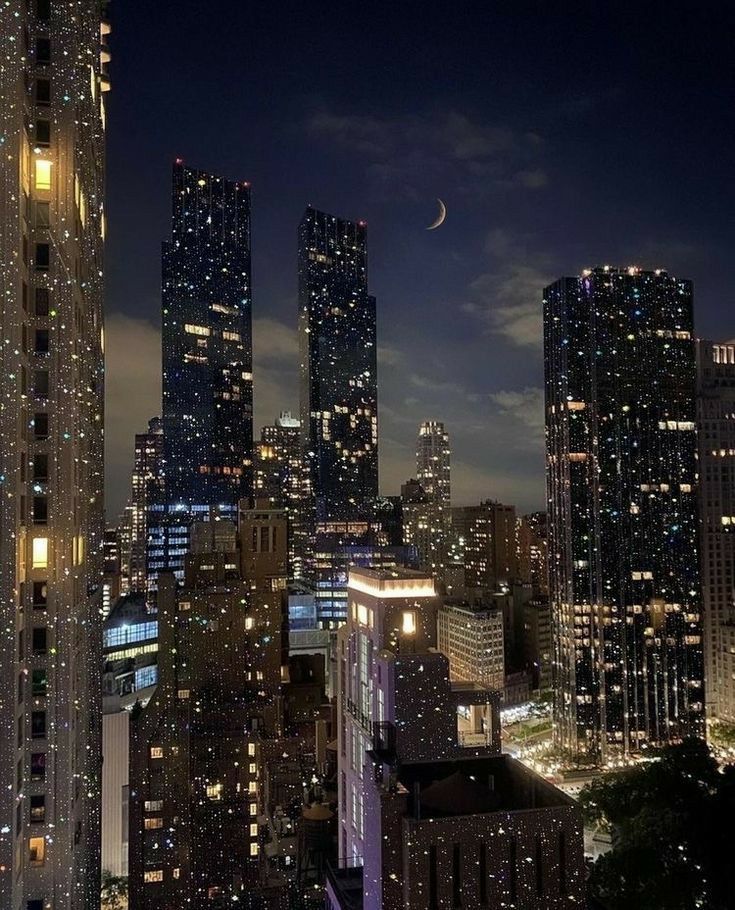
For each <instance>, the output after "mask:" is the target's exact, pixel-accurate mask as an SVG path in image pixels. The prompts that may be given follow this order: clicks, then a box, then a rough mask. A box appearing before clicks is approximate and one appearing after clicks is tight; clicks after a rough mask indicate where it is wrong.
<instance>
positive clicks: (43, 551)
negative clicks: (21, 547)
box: [32, 537, 48, 569]
mask: <svg viewBox="0 0 735 910" xmlns="http://www.w3.org/2000/svg"><path fill="white" fill-rule="evenodd" d="M32 553H33V556H32V566H33V568H34V569H46V568H48V537H34V538H33V550H32Z"/></svg>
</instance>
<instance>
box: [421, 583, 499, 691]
mask: <svg viewBox="0 0 735 910" xmlns="http://www.w3.org/2000/svg"><path fill="white" fill-rule="evenodd" d="M437 646H438V648H439V650H440V651H441V652H442V654H446V656H447V657H448V658H449V672H450V675H451V677H452V679H464V680H467V681H469V682H476V683H480V684H481V685H483V686H485V687H486V688H488V689H495V690H498V691H500V690H502V689H503V687H504V685H505V654H504V645H503V613H502V611H501V610H499V609H497V608H496V607H494V606H491V605H488V604H468V603H464V602H462V601H451V600H448V601H445V602H444V603H443V604H442V606H441V607H440V608H439V614H438V621H437Z"/></svg>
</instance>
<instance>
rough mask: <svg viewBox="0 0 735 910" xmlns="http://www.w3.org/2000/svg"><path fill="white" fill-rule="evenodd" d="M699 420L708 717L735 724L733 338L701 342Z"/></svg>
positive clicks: (698, 391)
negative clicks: (734, 641)
mask: <svg viewBox="0 0 735 910" xmlns="http://www.w3.org/2000/svg"><path fill="white" fill-rule="evenodd" d="M697 374H698V384H697V385H698V388H697V423H698V428H699V484H700V492H699V503H700V511H701V526H700V527H701V547H702V594H703V597H704V610H703V619H704V658H705V661H704V669H705V689H704V691H705V695H706V698H707V710H708V713H709V716H711V717H719V718H721V719H722V720H725V721H727V722H729V723H733V722H735V697H734V695H735V689H734V687H733V678H734V677H733V676H732V675H731V674H732V669H733V668H732V664H733V660H734V659H735V658H733V656H732V652H731V651H730V647H731V646H732V632H731V629H732V622H733V620H735V419H734V417H733V415H735V341H731V342H726V343H713V342H711V341H699V342H697Z"/></svg>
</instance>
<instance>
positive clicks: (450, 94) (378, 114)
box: [108, 3, 735, 511]
mask: <svg viewBox="0 0 735 910" xmlns="http://www.w3.org/2000/svg"><path fill="white" fill-rule="evenodd" d="M691 9H693V7H692V8H691ZM220 11H221V13H222V15H223V16H226V17H227V20H228V21H230V22H232V23H233V26H234V27H233V29H232V30H231V31H230V30H229V29H228V33H229V34H228V35H225V36H223V35H222V34H221V33H220V30H219V29H217V28H215V27H214V23H216V21H217V18H218V13H219V12H220ZM293 12H294V15H293V16H289V17H286V18H287V19H288V21H287V22H286V23H283V22H280V21H279V22H277V23H276V22H275V21H274V20H273V13H272V12H269V11H268V10H266V9H258V10H257V11H255V12H252V11H250V12H248V14H247V23H246V22H245V21H244V20H243V18H242V17H243V16H245V12H244V10H243V11H240V10H239V9H236V10H233V9H232V8H231V7H230V6H229V5H228V7H227V8H226V9H225V7H224V6H222V5H220V4H218V3H215V4H214V5H213V8H212V15H211V16H208V17H206V18H204V19H203V20H202V21H199V16H198V14H195V13H194V12H193V11H192V10H190V9H187V8H186V5H184V8H178V9H176V10H173V9H171V10H169V9H165V10H160V9H159V10H158V11H156V12H155V13H154V12H153V11H152V10H150V9H148V8H146V7H145V5H136V6H135V7H134V8H131V9H126V10H125V14H124V15H123V14H122V13H120V14H116V18H117V19H119V26H118V25H116V39H115V67H116V68H117V71H118V72H120V73H121V74H124V77H125V81H124V85H123V86H122V87H121V89H120V90H119V91H118V92H116V93H115V98H113V109H114V112H115V116H114V117H111V118H110V168H111V176H110V181H109V185H110V199H109V215H110V224H111V225H113V228H114V229H113V230H111V232H110V236H109V250H108V253H109V257H108V258H109V281H108V284H109V310H108V312H109V319H108V332H109V334H110V338H111V340H112V341H113V342H114V341H115V339H120V338H121V337H122V336H124V335H125V333H127V334H128V337H129V338H131V339H134V340H135V343H134V345H129V347H133V350H132V351H131V352H129V353H128V354H127V355H126V357H123V355H122V350H121V349H120V346H119V344H118V345H117V346H116V348H115V347H113V346H112V345H111V347H110V352H111V356H110V362H109V366H108V378H109V396H110V397H109V399H108V408H109V415H110V420H111V421H112V419H113V418H114V417H115V416H116V415H119V416H120V421H118V424H117V426H119V427H120V429H119V430H118V429H117V428H112V427H111V433H110V434H109V435H108V456H109V471H108V480H110V481H111V482H112V483H113V484H115V483H117V480H116V478H117V476H118V475H120V474H121V473H122V474H125V475H126V474H127V466H128V465H129V464H130V459H131V453H130V451H129V450H130V444H129V440H130V439H132V433H133V432H134V430H135V429H137V431H138V432H141V431H142V430H144V429H145V424H146V421H147V420H148V418H149V417H150V416H152V415H153V414H155V413H156V410H155V407H152V406H151V399H152V400H153V402H155V400H156V393H155V391H152V389H151V386H152V383H155V382H156V381H157V379H156V375H155V373H152V372H151V370H150V358H149V357H146V354H145V352H146V351H150V350H157V347H156V345H157V339H156V320H157V316H156V314H157V310H158V300H159V294H160V289H159V278H158V263H157V257H156V250H157V245H158V242H159V240H160V237H161V236H165V234H164V231H165V229H166V216H167V203H168V200H167V194H166V186H167V184H168V176H167V175H168V170H169V168H170V165H171V161H172V160H173V159H174V158H175V157H176V156H177V155H180V156H181V157H183V158H184V160H185V161H190V162H192V163H195V164H196V165H197V166H200V167H204V168H208V169H210V170H213V171H215V172H218V173H222V174H223V175H225V176H227V177H229V178H231V179H242V180H249V181H251V183H252V194H253V212H254V227H253V282H254V295H253V300H254V303H253V316H254V355H255V368H254V383H255V391H254V403H255V426H256V428H258V430H259V428H260V426H262V425H264V424H266V423H268V422H269V421H270V420H272V417H273V415H274V414H277V413H279V412H280V411H281V410H291V412H292V413H296V412H297V401H298V391H297V384H298V378H297V366H296V364H295V363H293V359H294V358H293V352H294V350H295V348H296V313H297V304H296V292H297V277H296V262H295V253H294V249H293V235H294V230H295V225H296V223H297V222H298V219H299V217H300V214H301V212H302V211H303V208H304V206H305V205H306V204H308V203H311V204H313V205H314V206H316V207H318V208H320V209H324V210H326V211H330V212H334V214H336V215H339V216H341V217H345V218H350V219H355V220H357V219H360V218H363V219H365V220H366V221H367V222H368V227H369V231H370V236H371V282H372V286H371V292H372V293H374V294H375V296H376V298H377V299H378V301H379V304H380V306H381V307H382V312H383V314H384V318H383V320H382V321H380V322H379V325H378V347H379V354H380V357H381V363H380V364H379V377H380V382H381V398H382V401H383V402H384V404H385V408H384V409H383V413H382V415H381V439H382V446H381V481H382V491H383V492H384V493H396V492H397V491H398V489H399V486H400V483H401V482H402V480H404V479H405V478H406V477H408V476H410V473H411V466H412V464H413V445H414V441H413V434H414V429H415V424H416V423H418V422H419V421H420V420H424V419H427V420H428V419H436V420H444V421H445V423H446V424H447V429H448V430H449V432H450V433H451V434H452V439H453V447H454V463H453V468H454V483H453V486H454V490H453V492H454V494H455V500H456V502H457V503H467V502H471V501H472V499H473V498H474V494H473V491H474V490H475V489H480V488H482V495H483V496H492V497H497V498H498V499H500V500H501V501H509V502H515V503H516V504H517V505H518V506H519V508H520V509H522V510H531V509H534V508H540V507H541V506H542V505H543V495H544V494H543V440H542V437H541V431H540V430H541V425H542V419H541V418H542V412H541V406H540V402H541V394H540V390H541V386H542V365H541V336H540V328H539V326H540V308H539V306H538V303H537V301H538V299H539V295H540V292H541V290H542V288H543V286H544V285H545V284H547V283H548V282H549V281H551V280H553V279H555V278H556V277H557V276H558V275H562V274H567V275H574V274H577V273H578V272H579V271H581V269H582V268H584V267H593V266H595V265H598V264H600V265H604V264H605V263H606V262H610V263H616V264H620V265H628V264H635V265H640V266H641V267H644V266H649V267H652V268H655V267H663V268H668V269H669V271H670V272H671V273H672V274H686V275H687V276H689V277H691V278H692V279H693V280H694V282H695V286H696V291H697V298H698V312H697V326H696V327H697V333H698V334H700V335H702V336H704V337H709V338H721V339H726V338H730V337H732V336H733V335H735V320H734V319H733V317H731V316H730V315H729V314H728V313H727V311H726V308H725V304H726V303H727V301H728V300H729V299H730V298H731V291H730V287H729V286H730V278H729V271H728V270H729V265H728V261H729V260H728V255H729V254H728V250H729V249H730V248H731V247H732V226H731V224H730V219H728V218H727V216H726V213H727V212H728V211H730V210H731V209H732V203H731V193H732V189H731V181H729V179H728V167H727V165H726V157H727V156H726V154H725V146H724V144H723V143H721V142H720V140H719V139H718V137H719V136H721V135H724V133H725V132H726V127H727V123H728V121H729V120H730V119H731V118H732V112H731V111H730V110H729V108H728V107H727V106H723V105H721V104H719V103H717V99H718V98H721V97H723V96H724V95H725V94H726V93H727V91H728V86H731V85H732V73H731V68H730V66H729V64H727V59H728V56H727V54H728V51H727V48H726V43H725V41H724V34H725V33H726V29H725V28H723V27H722V21H723V19H724V20H725V21H727V19H728V18H729V17H728V16H726V15H725V11H724V10H723V9H722V8H721V7H720V13H721V17H720V20H719V22H718V26H717V27H714V25H713V22H712V18H713V17H714V14H713V12H712V8H710V10H709V11H701V10H697V17H694V16H693V15H690V14H688V15H681V16H667V17H664V18H660V17H659V16H657V15H656V14H655V13H654V11H653V10H649V9H644V10H641V9H640V8H639V5H638V4H636V5H634V4H630V3H622V4H616V12H613V11H600V10H598V11H596V12H592V11H589V10H587V11H584V10H577V11H575V15H574V16H571V15H570V16H561V17H555V16H554V14H553V12H552V11H550V10H549V11H538V10H534V11H533V13H531V11H530V9H529V7H528V6H527V5H525V4H520V5H517V6H516V7H515V8H514V9H513V11H512V13H511V12H510V11H507V12H503V11H501V10H499V9H495V10H493V9H491V8H489V7H483V8H481V9H479V8H477V7H476V6H474V5H473V12H472V13H470V12H469V11H453V13H452V15H451V16H442V17H441V20H442V21H441V23H439V22H438V21H437V18H436V15H437V14H436V13H434V12H433V11H432V10H431V9H422V14H421V16H420V17H417V16H414V15H412V14H411V12H410V10H409V9H408V8H406V9H403V8H402V9H401V10H398V11H396V10H395V9H391V20H390V32H391V41H390V42H387V43H386V42H382V41H380V40H379V38H378V36H379V34H380V32H381V30H382V29H383V28H385V27H387V25H386V20H385V18H384V17H383V15H381V12H380V7H378V8H376V9H373V13H372V15H371V16H368V15H366V14H365V15H362V14H361V16H360V17H359V19H358V20H357V21H356V22H355V23H354V24H353V25H351V24H349V23H348V22H346V21H345V17H344V16H343V15H338V16H335V17H330V16H328V15H325V17H324V21H323V23H322V25H321V26H320V28H319V30H318V34H316V35H315V34H313V30H312V26H313V22H311V21H310V20H307V17H305V16H304V15H303V13H301V14H300V13H298V11H297V10H295V9H294V11H293ZM629 13H630V17H629ZM633 15H634V17H635V18H634V19H632V18H631V17H632V16H633ZM729 15H730V16H731V15H732V11H730V14H729ZM236 32H239V33H241V34H242V35H243V40H244V41H245V46H246V49H247V53H246V54H240V53H236V52H235V50H234V48H233V46H232V45H231V39H230V34H234V33H236ZM652 33H653V34H655V35H656V36H657V38H656V40H654V41H650V40H648V38H647V36H648V35H649V34H652ZM363 34H365V35H367V36H368V37H369V38H371V39H372V40H373V43H374V45H375V46H377V47H380V60H381V63H382V64H383V67H382V70H384V72H383V71H382V70H381V68H378V69H379V70H381V71H380V72H378V73H377V75H376V74H375V73H374V69H375V67H372V66H366V61H365V60H363V59H362V56H361V55H360V54H359V53H357V54H355V53H353V51H352V49H353V48H354V47H359V46H361V45H362V42H363ZM488 34H489V35H491V36H492V43H491V47H492V53H491V54H488V53H487V44H486V41H485V40H484V39H483V40H480V36H481V35H488ZM602 34H604V35H605V41H600V40H598V39H599V36H600V35H602ZM172 36H173V37H172ZM307 39H308V40H307ZM460 39H461V40H460ZM559 43H561V44H563V45H564V46H566V47H567V48H568V50H569V53H565V54H561V55H560V54H558V47H559ZM672 47H677V48H681V49H682V53H684V54H685V55H686V58H687V61H688V66H687V67H686V68H684V67H682V66H681V65H680V57H679V55H678V54H674V53H671V50H670V49H671V48H672ZM705 48H706V50H705ZM521 50H522V53H521ZM220 51H221V52H220ZM197 58H198V59H201V61H202V64H201V67H202V71H204V70H206V71H207V79H206V80H204V79H201V80H200V79H199V78H198V74H199V67H197V73H196V75H197V78H193V77H194V75H195V74H194V70H192V67H191V60H192V59H197ZM317 58H318V59H319V61H320V62H319V65H318V66H316V65H312V63H310V61H314V60H316V59H317ZM432 59H433V60H441V61H442V64H441V65H439V66H434V65H433V64H432V63H431V62H430V61H432ZM571 60H574V61H575V63H574V65H573V66H572V65H571V62H570V61H571ZM520 61H522V65H521V64H520ZM159 66H160V67H162V68H164V69H165V70H166V72H169V73H171V74H172V79H173V80H176V81H177V82H178V83H179V84H186V85H187V93H186V102H184V100H183V95H178V94H174V95H171V93H170V92H169V91H168V89H167V88H166V85H165V84H164V83H163V82H161V80H159V79H157V78H156V77H155V72H154V71H155V70H156V69H157V68H158V67H159ZM304 68H308V71H309V74H310V76H309V80H308V85H309V87H308V88H304V85H303V82H302V81H301V80H299V79H297V78H296V77H295V75H294V74H295V73H298V72H301V71H302V70H304ZM341 71H343V72H344V73H345V76H346V78H344V79H343V78H342V77H341ZM446 72H451V73H452V80H448V79H447V78H446ZM338 73H340V75H339V77H338ZM692 73H693V75H692ZM237 85H247V86H249V90H248V91H246V92H239V90H236V88H235V86H237ZM211 86H215V87H216V89H217V90H216V91H210V87H211ZM250 89H252V90H250ZM141 97H144V98H146V99H147V100H148V101H149V103H148V104H146V105H145V106H144V108H143V109H141V105H140V104H139V103H138V99H139V98H141ZM714 124H716V128H713V125H714ZM404 126H405V129H404V128H403V127H404ZM225 129H226V130H227V133H228V141H226V142H224V141H221V140H222V137H223V130H225ZM633 134H635V135H638V136H639V137H640V140H641V141H639V142H635V143H630V141H629V140H630V136H631V135H633ZM253 137H257V141H253ZM634 147H635V151H634ZM141 160H144V161H145V162H146V166H145V168H140V167H139V166H138V165H139V162H140V161H141ZM694 160H707V162H708V167H707V174H706V175H703V174H701V173H700V171H699V169H697V168H694V167H692V161H694ZM612 162H614V163H615V168H614V170H611V163H612ZM514 175H520V176H518V177H517V178H516V177H515V176H514ZM544 180H545V183H544ZM524 181H525V183H526V184H534V182H535V183H536V184H543V185H536V186H533V185H531V186H527V185H524ZM671 187H676V188H677V192H676V193H673V194H672V193H671V192H670V191H671ZM121 188H124V189H121ZM437 196H440V197H441V198H442V199H443V200H444V201H445V202H446V204H447V210H448V214H447V219H446V221H445V223H444V224H443V225H442V226H441V227H440V228H439V229H438V230H436V231H431V232H427V231H425V228H426V227H427V226H428V225H429V224H430V223H431V222H432V220H433V219H434V216H435V213H436V197H437ZM141 213H143V214H142V217H141ZM131 262H134V263H135V268H134V269H131V268H130V263H131ZM387 314H390V318H387ZM513 314H515V315H516V316H517V317H518V318H517V319H513V318H511V317H512V316H513ZM496 318H497V320H499V321H498V322H496ZM131 319H132V320H134V321H133V322H130V320H131ZM509 333H510V334H509ZM409 339H410V343H409V342H408V340H409ZM514 339H522V340H524V341H525V342H526V343H524V344H518V343H517V341H516V340H514ZM146 345H148V347H146ZM488 350H492V357H488V356H487V352H488ZM117 351H119V352H120V353H117ZM138 352H140V356H138ZM133 358H134V359H133ZM292 363H293V365H291V364H292ZM430 365H431V366H430ZM153 366H155V362H153ZM124 389H127V390H128V391H129V394H128V395H127V396H126V395H125V394H124ZM146 396H147V397H146ZM131 398H133V399H134V400H135V401H136V402H139V406H140V409H141V412H140V416H139V418H137V419H135V420H134V418H135V414H134V409H133V408H131V407H130V399H131ZM407 400H408V401H409V403H406V402H407ZM123 405H124V407H123ZM133 422H135V426H133ZM529 423H530V424H531V425H530V426H529ZM256 436H257V430H256ZM501 439H505V440H510V442H511V444H512V449H511V446H510V445H508V444H506V445H503V444H501ZM123 442H124V446H123V445H122V443H123ZM123 448H125V449H126V451H125V452H123V451H122V449H123ZM121 459H122V460H121ZM122 465H124V466H125V470H124V471H123V469H122V467H121V466H122ZM110 489H111V491H112V490H113V489H114V487H112V486H111V488H110ZM121 498H122V496H121V495H119V496H118V497H117V501H118V503H120V501H121ZM113 511H117V509H115V510H113Z"/></svg>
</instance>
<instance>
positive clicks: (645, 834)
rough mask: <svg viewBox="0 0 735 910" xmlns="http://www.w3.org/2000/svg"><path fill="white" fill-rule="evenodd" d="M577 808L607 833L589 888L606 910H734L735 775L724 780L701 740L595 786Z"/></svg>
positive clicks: (731, 771) (727, 774)
mask: <svg viewBox="0 0 735 910" xmlns="http://www.w3.org/2000/svg"><path fill="white" fill-rule="evenodd" d="M581 802H582V804H583V806H584V810H585V813H586V815H587V818H588V819H589V820H590V821H596V822H598V823H600V824H602V825H603V826H605V827H608V828H609V829H610V831H611V833H612V839H613V849H612V850H611V851H610V852H609V853H607V854H605V855H604V856H601V857H600V858H599V859H598V860H597V861H596V862H595V864H594V865H593V867H592V873H591V880H590V885H591V889H592V893H593V894H594V895H595V897H597V898H598V899H599V900H600V901H601V902H602V903H603V904H604V906H606V907H607V908H609V910H619V908H620V910H623V908H624V910H631V908H633V907H635V908H636V910H695V908H698V907H701V908H707V910H726V908H731V907H733V902H734V901H735V861H734V857H735V826H734V825H733V819H734V818H735V768H733V767H728V768H726V769H725V771H724V772H721V771H720V770H719V768H718V765H717V762H716V761H715V760H714V758H712V755H711V754H710V751H709V749H708V747H707V745H706V743H704V742H703V741H702V740H695V739H692V740H687V741H686V742H684V743H682V744H681V745H676V746H671V747H669V748H667V749H665V750H664V751H663V752H662V753H661V755H660V759H659V760H658V761H651V762H650V763H646V764H642V765H637V766H636V767H634V768H629V769H626V770H625V771H620V772H617V773H615V774H611V775H609V776H607V777H605V778H602V779H600V780H598V781H595V782H594V783H592V784H591V785H590V786H589V787H587V788H586V789H585V790H584V791H583V793H582V796H581Z"/></svg>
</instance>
